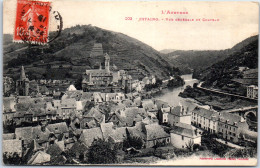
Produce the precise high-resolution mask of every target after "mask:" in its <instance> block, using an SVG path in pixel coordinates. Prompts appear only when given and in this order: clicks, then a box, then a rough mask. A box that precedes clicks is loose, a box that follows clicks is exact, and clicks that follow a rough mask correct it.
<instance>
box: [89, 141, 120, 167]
mask: <svg viewBox="0 0 260 168" xmlns="http://www.w3.org/2000/svg"><path fill="white" fill-rule="evenodd" d="M116 155H117V149H115V147H114V145H113V144H112V143H111V142H108V141H105V140H103V139H97V140H94V141H93V143H92V144H91V146H90V147H89V152H88V162H89V163H92V164H109V163H116V161H117V158H116Z"/></svg>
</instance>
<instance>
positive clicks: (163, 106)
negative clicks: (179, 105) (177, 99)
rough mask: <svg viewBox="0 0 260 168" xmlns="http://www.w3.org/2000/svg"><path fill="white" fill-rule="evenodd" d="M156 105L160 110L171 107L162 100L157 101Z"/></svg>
mask: <svg viewBox="0 0 260 168" xmlns="http://www.w3.org/2000/svg"><path fill="white" fill-rule="evenodd" d="M155 104H156V106H157V107H158V109H161V108H167V107H169V104H168V103H167V102H164V101H162V100H155Z"/></svg>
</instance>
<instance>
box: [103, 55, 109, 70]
mask: <svg viewBox="0 0 260 168" xmlns="http://www.w3.org/2000/svg"><path fill="white" fill-rule="evenodd" d="M104 57H105V69H106V70H107V71H110V67H109V66H110V65H109V63H110V56H109V55H108V54H107V53H106V54H105V56H104Z"/></svg>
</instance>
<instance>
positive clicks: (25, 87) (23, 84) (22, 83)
mask: <svg viewBox="0 0 260 168" xmlns="http://www.w3.org/2000/svg"><path fill="white" fill-rule="evenodd" d="M29 82H30V81H29V79H28V78H27V77H26V76H25V71H24V67H23V66H22V67H21V74H20V78H19V80H17V81H16V94H17V95H19V96H28V95H29Z"/></svg>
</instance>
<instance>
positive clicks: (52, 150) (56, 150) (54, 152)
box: [46, 143, 62, 157]
mask: <svg viewBox="0 0 260 168" xmlns="http://www.w3.org/2000/svg"><path fill="white" fill-rule="evenodd" d="M46 153H48V154H50V155H51V157H55V156H58V155H60V154H61V153H62V149H61V148H60V147H59V145H57V144H56V143H54V144H51V145H50V146H48V148H47V150H46Z"/></svg>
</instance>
